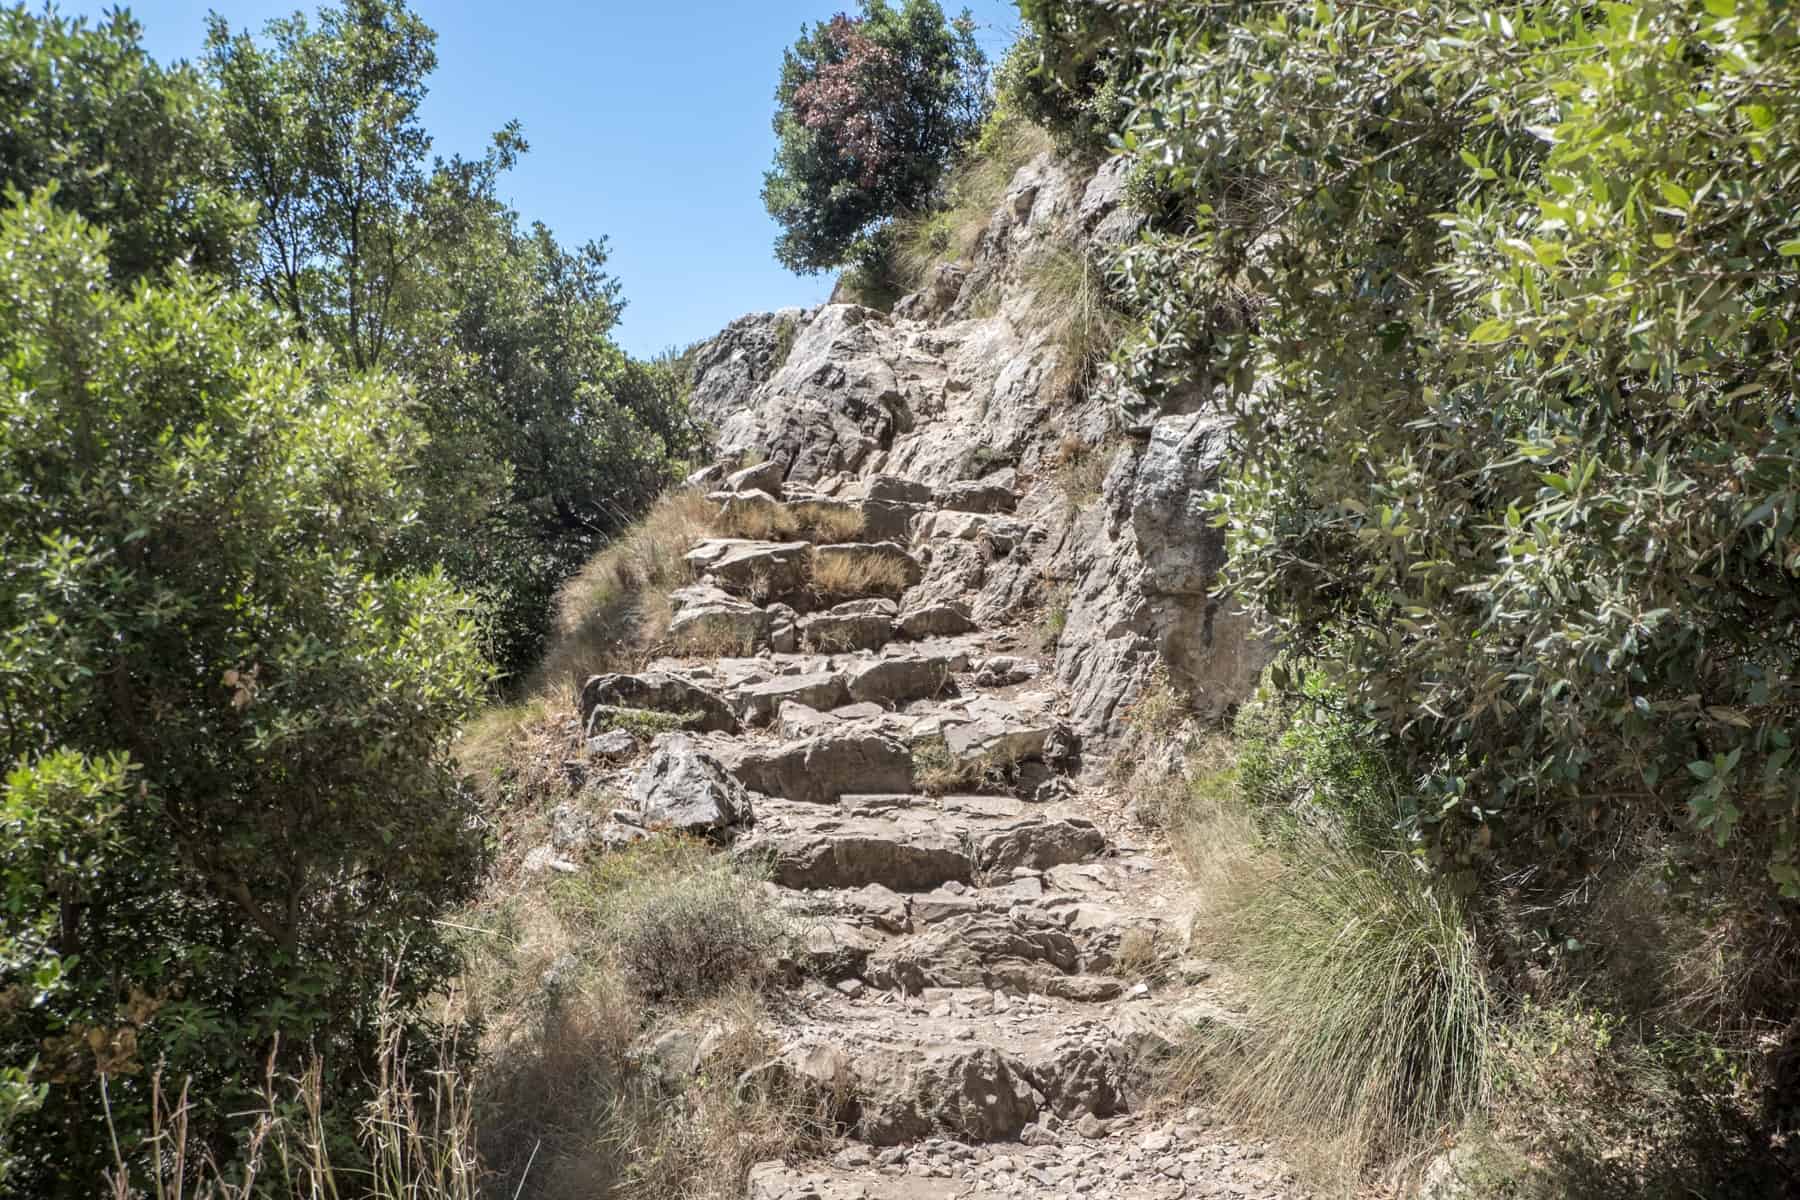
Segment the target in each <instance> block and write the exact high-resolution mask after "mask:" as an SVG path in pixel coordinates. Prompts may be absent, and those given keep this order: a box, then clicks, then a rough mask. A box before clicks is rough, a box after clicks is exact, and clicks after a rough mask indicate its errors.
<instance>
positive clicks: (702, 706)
mask: <svg viewBox="0 0 1800 1200" xmlns="http://www.w3.org/2000/svg"><path fill="white" fill-rule="evenodd" d="M601 706H608V707H612V708H640V709H650V710H652V711H655V712H660V713H668V714H670V715H673V716H680V717H683V718H685V720H684V721H683V726H684V728H687V729H692V730H696V731H698V732H703V733H734V732H736V730H737V726H738V723H737V717H736V715H735V714H733V713H732V711H731V706H730V705H729V704H727V703H726V702H725V700H724V698H723V697H720V696H717V695H715V694H713V693H712V692H709V691H707V690H706V689H705V688H702V687H697V686H695V685H694V684H692V683H689V682H688V681H687V680H685V679H683V678H681V677H680V676H678V675H670V674H667V673H664V672H647V673H645V674H642V675H596V676H594V677H593V678H592V679H590V680H588V681H587V684H586V686H585V687H583V688H582V689H581V716H582V720H583V722H591V721H592V719H593V714H594V710H595V709H596V708H599V707H601Z"/></svg>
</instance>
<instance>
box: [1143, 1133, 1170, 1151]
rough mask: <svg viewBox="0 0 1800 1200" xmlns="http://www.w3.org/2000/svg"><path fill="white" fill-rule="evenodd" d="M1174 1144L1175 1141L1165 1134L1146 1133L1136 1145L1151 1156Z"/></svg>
mask: <svg viewBox="0 0 1800 1200" xmlns="http://www.w3.org/2000/svg"><path fill="white" fill-rule="evenodd" d="M1174 1144H1175V1139H1174V1138H1172V1137H1170V1136H1169V1135H1168V1134H1166V1133H1146V1134H1145V1135H1144V1136H1143V1138H1142V1140H1140V1141H1139V1142H1138V1145H1139V1146H1141V1147H1143V1148H1144V1149H1145V1150H1147V1151H1149V1152H1150V1153H1151V1154H1161V1153H1162V1152H1163V1151H1164V1150H1167V1149H1168V1148H1169V1147H1170V1146H1173V1145H1174Z"/></svg>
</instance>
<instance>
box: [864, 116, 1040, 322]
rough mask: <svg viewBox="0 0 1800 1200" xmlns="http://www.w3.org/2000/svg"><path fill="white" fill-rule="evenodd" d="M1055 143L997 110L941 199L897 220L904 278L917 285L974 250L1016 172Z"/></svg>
mask: <svg viewBox="0 0 1800 1200" xmlns="http://www.w3.org/2000/svg"><path fill="white" fill-rule="evenodd" d="M1050 145H1051V141H1050V135H1049V134H1048V133H1046V132H1045V131H1044V130H1043V129H1041V128H1039V127H1038V126H1037V125H1034V124H1032V123H1031V122H1029V121H1026V120H1023V119H1021V118H1019V117H1017V116H1016V115H1012V114H997V115H996V117H995V119H994V120H992V121H990V122H989V124H988V127H987V128H986V129H984V130H983V131H982V136H981V138H980V139H979V140H978V141H977V142H976V144H975V145H974V147H973V148H971V150H970V151H969V153H968V154H967V155H966V156H965V157H964V158H963V161H962V162H961V163H959V164H958V165H957V166H956V168H955V169H954V170H952V171H951V173H950V176H949V179H948V181H947V182H946V183H945V185H944V188H943V201H942V203H941V204H940V205H939V206H938V207H936V208H933V209H930V210H928V211H925V212H921V213H914V214H911V215H908V216H903V217H901V218H900V219H899V220H898V221H896V222H895V229H894V238H893V251H892V255H891V258H892V268H893V271H894V273H895V275H896V276H897V277H898V279H899V281H900V282H901V283H902V284H903V285H904V286H906V287H908V288H918V287H919V286H921V285H922V284H923V283H924V282H925V280H926V279H927V277H928V276H929V275H930V273H931V271H932V269H933V268H934V267H936V266H937V265H938V264H939V263H943V262H951V263H955V262H962V261H964V260H966V259H968V258H969V257H970V256H971V255H973V254H974V253H975V248H976V247H977V246H978V245H979V244H980V242H981V235H982V233H983V232H985V231H986V229H987V226H988V222H989V221H990V220H991V219H992V218H993V215H994V210H995V209H996V208H998V207H999V205H1000V202H1001V200H1003V199H1004V198H1005V197H1006V189H1007V187H1008V186H1010V185H1011V183H1012V179H1013V176H1014V175H1016V174H1018V172H1019V168H1021V167H1023V166H1024V165H1025V164H1026V163H1028V162H1030V161H1031V160H1032V159H1033V158H1035V157H1036V156H1037V155H1039V154H1041V153H1043V152H1044V151H1045V150H1048V149H1050Z"/></svg>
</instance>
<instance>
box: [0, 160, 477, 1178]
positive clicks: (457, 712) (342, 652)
mask: <svg viewBox="0 0 1800 1200" xmlns="http://www.w3.org/2000/svg"><path fill="white" fill-rule="evenodd" d="M107 270H108V268H107V261H106V256H105V239H104V236H103V235H102V234H101V233H100V232H98V231H96V230H94V229H93V228H91V227H89V226H88V225H87V224H86V223H85V222H83V221H82V220H80V219H79V218H77V217H74V216H72V215H69V214H66V213H63V212H60V211H58V210H57V208H56V207H55V206H54V205H53V204H52V202H51V201H50V200H49V199H48V198H47V197H46V196H45V195H44V194H42V193H40V194H39V195H38V196H37V197H35V198H33V199H32V200H30V201H29V202H27V203H23V204H21V205H18V206H15V207H13V208H11V209H10V210H8V211H7V212H6V213H5V214H4V216H3V217H0V275H4V280H3V285H0V363H3V364H4V366H3V367H0V371H3V372H4V375H3V378H0V629H4V631H5V633H4V636H0V744H3V745H4V748H5V752H6V754H7V756H8V759H9V762H10V764H11V766H10V772H9V774H8V776H7V780H6V785H5V797H4V807H3V809H0V811H3V813H4V821H5V824H6V827H7V828H6V836H5V838H4V839H3V840H0V887H4V905H3V907H4V910H5V912H6V918H5V925H4V938H5V948H6V953H5V954H4V956H3V957H0V994H4V995H7V996H9V997H11V998H12V999H10V1000H9V1001H8V1002H7V1003H5V1004H4V1005H0V1046H4V1050H5V1058H6V1060H7V1062H8V1063H24V1062H29V1061H31V1060H32V1058H33V1056H34V1055H36V1056H39V1063H38V1067H37V1068H36V1071H35V1072H34V1075H35V1077H36V1078H38V1079H40V1080H42V1081H43V1082H45V1083H47V1084H48V1085H49V1086H48V1091H47V1094H46V1096H45V1100H44V1104H43V1105H42V1107H41V1108H39V1109H38V1110H37V1111H35V1112H31V1113H27V1114H25V1115H23V1116H21V1117H18V1118H17V1120H16V1122H15V1124H14V1126H13V1129H12V1130H11V1132H10V1135H9V1140H10V1146H9V1153H10V1154H11V1155H12V1161H11V1164H10V1172H9V1173H10V1177H11V1178H10V1181H9V1186H15V1187H19V1188H21V1189H23V1190H24V1191H25V1192H28V1193H32V1194H39V1195H48V1194H61V1193H66V1192H67V1191H68V1189H71V1188H73V1189H76V1190H79V1191H81V1192H82V1194H88V1193H87V1191H86V1189H88V1188H90V1187H91V1185H92V1181H93V1180H94V1179H95V1178H97V1177H98V1174H99V1170H100V1167H101V1165H102V1164H103V1163H104V1162H106V1161H107V1160H109V1159H110V1157H111V1154H110V1151H109V1150H108V1149H107V1147H106V1145H105V1142H106V1138H105V1135H104V1132H103V1122H102V1120H101V1114H100V1111H99V1089H98V1087H97V1084H96V1079H97V1077H99V1076H105V1077H107V1078H108V1079H109V1080H110V1092H111V1112H112V1116H113V1118H114V1120H115V1122H116V1126H117V1128H118V1130H119V1133H120V1137H121V1140H122V1141H123V1142H124V1143H125V1144H126V1145H137V1144H139V1143H140V1142H141V1141H142V1134H143V1131H144V1130H145V1128H146V1123H147V1122H148V1120H149V1119H150V1105H151V1097H150V1095H149V1088H148V1079H147V1076H146V1074H145V1070H146V1068H147V1067H148V1066H149V1065H151V1064H154V1063H158V1062H161V1063H163V1064H164V1066H165V1069H166V1070H167V1072H168V1073H169V1076H170V1077H171V1078H184V1079H186V1078H191V1079H192V1080H193V1083H194V1088H195V1094H196V1096H198V1097H200V1098H201V1099H200V1100H199V1101H197V1108H196V1111H195V1112H194V1114H193V1116H192V1124H193V1127H194V1128H195V1130H196V1135H197V1136H198V1137H199V1138H200V1139H201V1140H202V1141H203V1142H205V1143H206V1144H207V1145H209V1146H212V1145H217V1144H219V1143H220V1140H221V1139H222V1138H224V1136H225V1132H226V1130H227V1129H228V1128H229V1127H230V1126H231V1125H232V1124H233V1122H232V1121H231V1119H230V1117H229V1114H230V1113H233V1112H236V1111H238V1105H239V1104H240V1103H241V1101H242V1100H243V1099H244V1089H245V1088H247V1087H250V1086H253V1081H254V1080H256V1079H259V1078H260V1077H261V1075H262V1072H263V1069H264V1066H265V1062H266V1060H268V1058H269V1056H270V1054H271V1052H272V1050H273V1048H274V1047H275V1046H276V1045H277V1042H278V1041H279V1045H280V1046H281V1047H283V1048H284V1049H285V1048H290V1047H291V1048H298V1047H304V1046H307V1045H308V1044H309V1043H310V1044H311V1045H313V1046H315V1047H317V1048H318V1050H319V1051H320V1052H321V1053H329V1054H330V1056H331V1061H332V1063H333V1064H334V1068H335V1070H337V1071H338V1072H339V1073H338V1074H334V1075H332V1076H330V1077H328V1078H326V1079H325V1080H324V1081H323V1086H324V1087H325V1089H326V1091H327V1092H328V1093H331V1094H334V1095H335V1094H338V1093H339V1091H340V1090H342V1091H344V1092H345V1093H347V1094H351V1095H354V1094H355V1092H356V1090H357V1088H358V1086H359V1080H360V1076H361V1072H360V1070H359V1068H360V1067H361V1066H362V1065H364V1062H365V1060H364V1059H363V1058H362V1056H361V1053H360V1052H361V1051H362V1050H364V1049H366V1048H367V1047H368V1045H369V1042H368V1040H367V1039H368V1037H369V1035H370V1033H371V1028H372V1027H371V1024H370V1022H371V1021H372V1020H373V1018H374V1004H373V1002H374V999H375V998H376V997H377V996H378V995H381V994H382V993H383V992H384V990H388V989H391V990H392V994H393V996H394V1001H395V1003H396V1004H398V1005H399V1006H400V1007H401V1010H402V1011H406V1010H407V1009H408V1006H410V1005H412V1004H414V1003H416V1002H417V1001H418V1000H419V999H420V998H421V997H422V996H424V995H426V994H428V993H429V992H431V991H432V990H433V989H435V988H436V987H437V986H438V985H439V984H441V983H442V981H443V980H444V979H445V978H446V977H447V975H448V974H449V973H450V972H451V971H452V970H453V968H454V966H455V961H454V957H453V955H452V954H451V952H450V949H449V947H448V945H447V944H446V942H445V940H444V937H443V934H442V932H441V931H440V929H439V927H438V926H437V925H436V924H435V923H434V918H435V917H437V916H438V915H439V914H440V913H441V911H442V910H443V908H444V906H445V905H447V904H450V903H453V902H456V901H458V900H459V899H461V898H462V897H464V896H466V895H467V894H468V893H469V891H470V890H471V889H472V887H473V885H474V883H475V881H476V880H477V879H478V878H479V875H480V871H481V868H482V866H483V860H484V847H483V843H482V837H481V834H480V832H479V827H478V825H477V824H476V821H475V817H476V813H475V806H474V801H473V798H472V796H471V795H470V794H469V793H468V792H466V791H465V790H464V789H463V788H462V787H461V786H460V785H459V784H458V781H457V778H456V774H455V772H454V770H453V769H452V765H451V762H450V759H449V754H448V748H449V743H450V739H451V736H452V734H453V732H454V729H455V726H456V723H457V722H458V721H459V720H461V719H462V718H463V717H464V716H465V715H466V714H467V712H468V711H469V709H470V708H471V707H472V705H473V703H474V701H475V699H476V698H477V696H478V695H479V694H480V693H481V691H482V689H483V687H484V685H485V683H486V668H485V666H484V664H483V663H482V661H481V659H480V656H479V653H478V649H477V637H476V631H475V627H474V625H473V622H472V620H471V602H470V600H469V599H468V598H467V597H464V596H462V595H460V594H459V593H457V592H456V591H455V590H454V589H453V588H452V587H451V586H450V585H449V584H448V583H447V581H446V580H445V579H444V578H443V577H442V576H441V575H440V574H436V573H432V574H407V573H404V572H403V571H401V570H398V569H396V567H395V562H396V560H397V559H398V558H399V557H400V556H399V555H397V554H396V548H397V544H398V540H399V538H400V537H401V536H403V534H404V531H405V530H406V527H407V525H408V523H409V521H410V520H411V514H412V513H413V512H414V511H416V501H417V495H416V492H415V490H414V487H413V483H412V477H411V471H410V467H411V464H412V463H413V462H414V455H415V454H416V452H417V450H418V447H419V444H420V438H421V431H420V430H419V429H418V427H417V426H415V425H414V424H413V423H412V422H410V421H409V420H407V419H406V418H405V417H404V416H402V415H400V412H399V405H398V397H397V394H396V393H397V388H396V387H395V385H394V383H393V381H391V380H388V379H385V378H382V377H379V376H371V377H367V378H363V379H359V380H354V381H351V380H346V379H344V378H343V377H342V376H341V375H340V374H338V373H335V372H333V371H331V370H330V369H329V368H328V367H327V366H326V365H325V364H324V363H323V362H321V360H320V358H319V356H318V355H317V354H316V353H314V352H312V351H311V350H309V349H307V348H305V347H297V346H295V345H294V344H293V343H291V342H290V341H288V340H287V339H286V336H285V330H284V329H283V328H282V327H281V326H280V325H279V324H278V323H277V322H276V321H274V320H273V319H272V318H271V317H270V315H269V314H268V313H267V312H265V311H264V310H262V309H261V308H260V307H258V306H257V305H256V304H254V303H252V302H250V301H248V300H246V299H243V298H239V297H231V296H222V295H220V294H218V293H217V292H216V291H214V290H212V289H211V288H209V287H207V286H205V285H203V284H201V283H198V282H196V281H194V280H193V279H191V278H190V277H188V276H186V275H181V274H175V275H172V276H170V278H169V280H168V282H167V284H166V285H164V286H160V287H152V286H140V287H139V288H138V289H136V290H135V291H134V292H133V293H132V294H131V295H129V296H125V295H121V294H119V293H117V292H115V291H113V290H111V289H110V288H109V287H108V286H107ZM402 942H404V943H406V944H407V946H408V954H407V957H406V959H405V963H404V966H403V969H402V970H401V971H400V972H399V973H398V974H397V975H395V976H394V977H393V978H392V979H391V980H390V979H388V978H386V977H385V973H384V968H383V967H382V965H381V964H382V963H383V962H384V961H385V960H386V958H387V957H388V956H389V955H390V954H391V953H392V952H394V951H395V950H396V949H397V948H398V947H399V945H400V944H401V943H402ZM21 1001H22V1002H21ZM283 1061H291V1059H285V1058H281V1059H277V1065H278V1066H279V1065H280V1064H281V1063H282V1062H283Z"/></svg>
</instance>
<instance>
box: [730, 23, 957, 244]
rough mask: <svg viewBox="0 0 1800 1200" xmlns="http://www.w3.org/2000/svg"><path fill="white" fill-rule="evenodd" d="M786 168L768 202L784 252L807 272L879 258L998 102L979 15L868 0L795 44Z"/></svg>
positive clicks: (779, 165) (779, 156) (783, 124)
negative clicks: (892, 223)
mask: <svg viewBox="0 0 1800 1200" xmlns="http://www.w3.org/2000/svg"><path fill="white" fill-rule="evenodd" d="M775 100H776V104H777V108H776V112H775V119H774V127H775V136H776V139H777V145H776V150H775V163H774V166H773V167H772V168H771V169H770V170H769V172H768V173H767V175H766V176H765V177H764V184H763V204H764V205H765V206H766V207H767V208H768V210H769V214H770V215H771V216H772V217H774V218H775V220H776V221H777V222H778V223H779V224H780V225H781V226H782V229H783V233H782V235H781V238H780V239H779V240H778V241H777V242H776V246H775V256H776V257H777V258H778V259H780V260H781V262H782V264H783V265H784V266H787V267H789V268H790V269H792V270H796V271H822V270H826V269H828V268H832V267H839V266H843V265H845V264H848V263H850V262H853V261H857V260H868V259H872V258H879V257H880V255H881V254H882V253H883V252H884V251H885V249H886V246H885V241H884V239H882V238H880V237H878V236H875V235H876V234H877V231H878V229H879V227H880V226H881V225H882V224H883V223H884V222H886V221H888V220H890V219H892V218H894V217H897V216H899V215H901V214H902V213H905V212H908V211H911V210H914V209H917V208H921V207H923V206H924V205H925V204H926V203H927V202H929V201H930V200H931V199H932V196H933V193H934V191H935V190H936V188H937V186H938V182H939V180H940V179H942V177H943V175H944V172H945V171H946V170H947V169H948V168H949V166H950V165H951V163H952V162H953V161H954V160H955V158H956V155H957V153H958V152H959V151H960V150H961V149H962V148H963V147H964V146H965V145H967V144H968V143H969V142H970V141H971V140H973V139H974V137H975V136H976V135H977V134H978V133H979V132H980V131H981V126H982V123H983V122H984V121H985V120H986V119H987V114H988V110H989V107H990V104H991V100H990V97H989V94H988V79H987V59H986V56H985V55H983V54H982V52H981V49H980V47H978V46H977V45H976V43H975V29H974V22H973V21H972V20H971V19H970V17H969V15H968V14H967V13H964V14H963V15H962V16H961V17H960V18H958V19H957V20H955V21H950V20H946V19H945V17H944V10H943V9H942V8H940V7H939V6H938V4H937V3H936V0H902V3H901V4H900V5H899V6H898V7H893V6H890V5H889V4H888V3H887V0H861V15H860V16H858V17H850V16H847V15H845V14H843V13H839V14H838V15H837V16H836V17H833V18H832V19H831V20H830V21H822V22H817V23H815V24H814V25H813V27H812V29H811V30H810V31H809V32H804V33H803V34H802V35H801V37H800V39H799V41H797V42H795V43H794V45H793V46H792V48H790V49H789V50H788V51H787V53H786V55H785V56H784V60H783V62H782V68H781V83H780V85H779V86H778V87H777V89H776V92H775Z"/></svg>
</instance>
